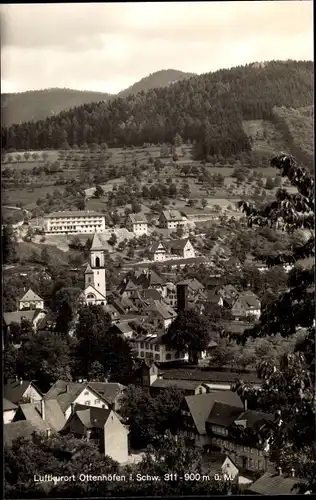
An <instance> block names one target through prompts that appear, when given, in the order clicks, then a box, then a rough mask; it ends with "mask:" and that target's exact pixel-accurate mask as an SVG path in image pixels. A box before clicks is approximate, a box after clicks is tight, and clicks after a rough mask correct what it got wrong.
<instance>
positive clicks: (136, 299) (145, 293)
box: [129, 288, 166, 309]
mask: <svg viewBox="0 0 316 500" xmlns="http://www.w3.org/2000/svg"><path fill="white" fill-rule="evenodd" d="M129 299H130V301H131V302H133V304H134V305H135V307H137V309H140V308H142V307H144V305H146V303H147V302H148V301H152V300H157V301H158V302H161V301H162V300H163V298H162V296H161V294H160V293H159V292H158V290H156V289H155V288H148V289H145V290H135V291H134V293H133V294H132V295H130V297H129ZM165 302H166V300H165Z"/></svg>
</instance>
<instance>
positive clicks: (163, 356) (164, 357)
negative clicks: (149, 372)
mask: <svg viewBox="0 0 316 500" xmlns="http://www.w3.org/2000/svg"><path fill="white" fill-rule="evenodd" d="M163 337H164V333H161V334H157V333H155V334H151V335H142V336H140V337H138V338H137V339H135V341H134V344H133V345H134V349H135V352H136V355H137V357H138V358H141V359H144V360H145V359H146V360H148V361H151V360H152V361H154V360H155V361H159V362H162V363H165V362H169V361H176V360H180V359H183V360H188V354H187V353H185V352H180V353H178V352H177V351H175V350H174V349H169V347H167V346H166V345H165V343H164V339H163Z"/></svg>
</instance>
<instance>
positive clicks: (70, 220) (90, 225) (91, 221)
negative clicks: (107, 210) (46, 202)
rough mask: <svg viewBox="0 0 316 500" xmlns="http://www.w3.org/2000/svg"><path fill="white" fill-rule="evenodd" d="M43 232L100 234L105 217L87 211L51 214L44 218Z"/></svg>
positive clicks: (103, 227)
mask: <svg viewBox="0 0 316 500" xmlns="http://www.w3.org/2000/svg"><path fill="white" fill-rule="evenodd" d="M44 230H45V232H46V233H50V234H80V233H86V234H87V233H89V234H91V233H97V232H98V233H102V232H103V231H104V230H105V216H104V215H103V214H101V213H99V212H94V211H89V210H86V211H81V210H72V211H64V212H52V213H51V214H48V215H46V216H44Z"/></svg>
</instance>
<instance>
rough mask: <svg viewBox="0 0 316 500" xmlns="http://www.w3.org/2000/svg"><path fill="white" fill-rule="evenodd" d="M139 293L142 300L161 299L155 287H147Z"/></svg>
mask: <svg viewBox="0 0 316 500" xmlns="http://www.w3.org/2000/svg"><path fill="white" fill-rule="evenodd" d="M139 293H140V296H141V298H142V299H144V300H148V299H152V300H159V301H161V300H162V296H161V295H160V293H159V292H158V290H156V289H155V288H148V289H147V290H141V291H140V292H139Z"/></svg>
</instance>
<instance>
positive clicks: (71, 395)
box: [45, 380, 95, 412]
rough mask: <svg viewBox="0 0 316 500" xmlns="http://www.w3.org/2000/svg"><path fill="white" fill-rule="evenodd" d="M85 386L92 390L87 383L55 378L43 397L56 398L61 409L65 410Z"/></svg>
mask: <svg viewBox="0 0 316 500" xmlns="http://www.w3.org/2000/svg"><path fill="white" fill-rule="evenodd" d="M86 388H87V389H91V390H93V391H94V389H92V388H91V387H90V386H89V385H88V384H81V383H79V382H67V381H65V380H57V382H55V384H54V385H53V386H52V387H51V388H50V389H49V391H48V392H47V394H46V395H45V399H56V400H57V402H58V404H59V406H60V408H61V409H62V411H63V412H65V411H67V409H68V408H69V406H70V405H71V403H73V402H74V401H75V400H76V399H77V397H78V396H79V394H81V392H82V391H84V390H85V389H86ZM94 392H95V391H94Z"/></svg>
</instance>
